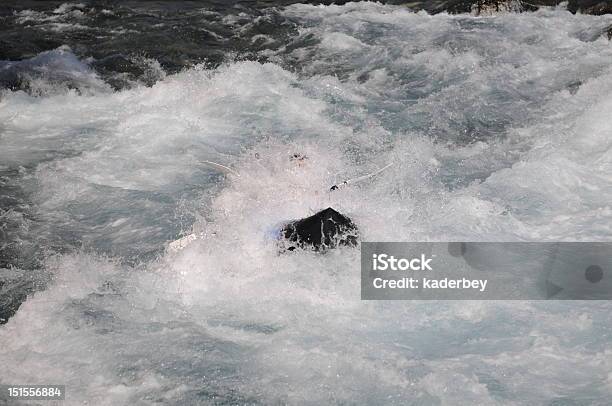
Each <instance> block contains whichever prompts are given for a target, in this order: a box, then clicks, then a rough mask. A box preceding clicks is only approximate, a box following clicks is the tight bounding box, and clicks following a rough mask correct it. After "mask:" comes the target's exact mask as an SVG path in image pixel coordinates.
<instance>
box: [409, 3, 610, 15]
mask: <svg viewBox="0 0 612 406" xmlns="http://www.w3.org/2000/svg"><path fill="white" fill-rule="evenodd" d="M561 3H563V0H528V1H520V8H521V10H522V11H534V10H537V9H538V8H539V7H542V6H547V7H550V6H557V5H559V4H561ZM404 4H405V5H406V6H408V7H410V8H412V9H414V10H425V11H427V12H429V13H432V14H436V13H442V12H448V13H451V14H458V13H472V12H473V13H475V14H480V13H483V12H487V13H490V12H496V11H508V10H510V11H511V10H512V9H514V8H515V4H516V2H513V1H510V0H431V1H409V2H405V3H404ZM567 8H568V10H569V11H571V12H572V13H577V12H580V13H583V14H596V15H601V14H609V13H612V1H604V0H569V2H568V6H567Z"/></svg>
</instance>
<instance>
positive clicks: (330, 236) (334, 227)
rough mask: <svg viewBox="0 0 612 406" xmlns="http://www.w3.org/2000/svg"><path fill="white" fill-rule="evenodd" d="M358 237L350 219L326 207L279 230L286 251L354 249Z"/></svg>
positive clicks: (357, 231) (357, 232)
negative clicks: (298, 249)
mask: <svg viewBox="0 0 612 406" xmlns="http://www.w3.org/2000/svg"><path fill="white" fill-rule="evenodd" d="M358 236H359V230H358V229H357V226H356V225H355V224H354V223H353V221H352V220H351V219H350V218H348V217H346V216H344V215H342V214H340V213H338V212H337V211H336V210H334V209H332V208H331V207H328V208H327V209H325V210H321V211H320V212H318V213H316V214H314V215H312V216H310V217H306V218H303V219H300V220H295V221H292V222H290V223H288V224H286V225H285V226H284V227H283V228H282V230H281V237H282V240H281V244H282V245H283V248H284V249H285V250H287V251H293V250H295V249H296V248H303V249H311V250H314V251H325V250H327V249H331V248H337V247H340V246H348V247H354V246H356V245H357V239H358Z"/></svg>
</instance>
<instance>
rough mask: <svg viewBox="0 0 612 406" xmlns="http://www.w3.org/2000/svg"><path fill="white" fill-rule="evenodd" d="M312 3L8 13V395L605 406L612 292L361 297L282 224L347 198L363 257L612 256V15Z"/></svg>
mask: <svg viewBox="0 0 612 406" xmlns="http://www.w3.org/2000/svg"><path fill="white" fill-rule="evenodd" d="M293 3H294V2H261V1H260V2H249V1H236V2H225V1H224V2H221V1H219V2H204V1H202V2H136V1H132V2H110V1H83V2H75V3H62V2H56V1H52V2H35V1H20V2H16V1H15V2H3V3H1V4H0V86H1V87H2V90H1V91H0V323H4V322H5V321H6V319H7V318H9V317H10V319H9V320H8V322H6V323H4V324H2V326H1V327H0V343H1V345H0V365H1V366H2V368H0V383H50V382H54V383H65V384H66V385H67V386H68V387H69V388H70V399H69V401H68V402H67V403H68V404H83V403H84V402H89V404H96V405H112V406H115V405H123V404H125V405H128V404H130V405H131V404H172V405H175V404H184V405H192V404H317V405H319V404H373V405H374V404H387V403H391V404H415V405H429V404H438V405H443V404H508V405H516V404H547V405H553V404H567V405H584V404H593V405H604V404H607V399H609V396H610V376H609V371H610V362H609V358H610V357H609V354H610V353H611V349H610V342H612V341H611V340H610V335H611V330H610V325H611V321H610V314H611V313H610V306H609V304H608V303H605V302H602V303H595V304H592V303H570V302H566V303H523V302H512V303H493V302H490V303H480V302H473V303H472V302H471V303H466V302H460V303H437V302H428V303H425V304H424V303H416V302H401V303H394V304H389V303H371V302H365V301H360V300H359V297H358V292H359V275H358V269H359V265H358V263H359V251H358V250H343V251H339V252H332V253H330V254H329V255H324V256H314V255H311V253H307V252H297V253H295V255H292V256H281V255H278V252H277V250H276V249H275V248H274V247H273V246H272V244H270V241H269V240H267V239H266V238H265V236H266V235H267V234H269V233H267V232H269V231H270V229H273V228H274V226H275V225H277V224H279V223H280V222H283V221H285V220H287V219H295V218H300V217H303V216H304V215H306V214H308V213H311V212H313V211H315V210H318V209H320V208H325V207H328V206H333V207H334V208H337V209H338V210H339V211H341V212H342V213H347V214H349V215H350V216H351V218H352V219H353V220H354V221H355V223H356V224H358V226H359V228H360V232H361V235H362V238H363V239H364V240H365V241H368V240H369V241H377V240H378V241H395V240H396V241H401V240H416V241H418V240H442V241H444V240H457V241H459V240H465V241H478V240H490V241H514V240H521V241H524V240H527V241H540V240H550V241H556V240H573V239H578V240H594V241H608V240H610V238H612V226H611V225H612V221H611V219H612V209H611V208H610V201H612V196H611V193H612V187H611V185H612V180H611V179H610V176H609V174H610V173H612V159H611V157H612V155H611V151H612V144H611V141H610V137H609V134H610V131H611V125H610V120H609V117H608V116H609V112H610V110H611V109H612V100H611V98H610V94H612V80H611V78H612V48H611V47H610V43H609V41H608V40H607V37H606V35H605V30H606V28H607V27H609V26H610V24H612V20H611V18H612V17H610V16H601V17H595V16H587V15H572V14H571V13H569V12H567V11H566V10H564V9H563V8H558V9H547V10H542V11H540V12H537V13H524V14H512V13H501V14H499V15H495V16H490V17H475V16H472V15H468V14H464V15H447V14H440V15H435V16H431V15H428V14H426V13H414V12H411V11H410V10H409V9H407V8H406V7H403V6H393V5H389V4H380V3H366V2H364V3H352V4H346V5H321V6H314V5H308V4H298V3H295V4H293ZM296 152H297V153H300V154H302V155H305V156H307V157H308V159H306V160H305V161H304V162H302V164H300V165H297V166H296V165H295V160H291V159H290V157H291V156H293V155H294V154H295V153H296ZM207 162H215V163H218V164H222V165H225V166H227V167H229V168H231V169H230V171H229V172H228V171H220V170H219V167H218V166H217V167H215V166H211V165H209V164H207ZM389 163H392V164H393V166H391V167H389V169H388V170H386V171H385V172H383V173H382V175H381V176H378V177H376V178H373V179H372V180H371V181H368V182H363V183H360V184H359V185H358V186H356V187H347V188H345V189H342V190H341V191H339V193H334V194H329V193H327V191H328V190H329V186H330V185H332V184H336V183H338V182H340V181H342V180H345V179H347V178H355V177H358V176H361V175H364V174H366V173H372V172H373V171H375V170H377V168H382V167H383V166H385V165H387V164H389ZM191 233H194V234H193V235H194V236H197V238H196V239H195V240H193V242H192V243H191V244H190V245H188V246H187V248H185V249H183V250H180V251H178V252H174V251H172V250H170V249H167V247H168V244H169V243H170V242H172V241H174V240H176V239H178V238H180V237H183V236H186V235H190V234H191ZM1 402H2V398H0V403H1Z"/></svg>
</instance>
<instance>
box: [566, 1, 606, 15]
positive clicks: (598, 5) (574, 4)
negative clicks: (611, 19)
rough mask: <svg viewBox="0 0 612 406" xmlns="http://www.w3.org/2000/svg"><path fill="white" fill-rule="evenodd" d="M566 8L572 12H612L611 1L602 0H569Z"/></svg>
mask: <svg viewBox="0 0 612 406" xmlns="http://www.w3.org/2000/svg"><path fill="white" fill-rule="evenodd" d="M567 9H568V10H569V11H571V12H572V13H578V12H580V13H582V14H594V15H602V14H610V13H612V1H604V0H569V3H568V4H567Z"/></svg>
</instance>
